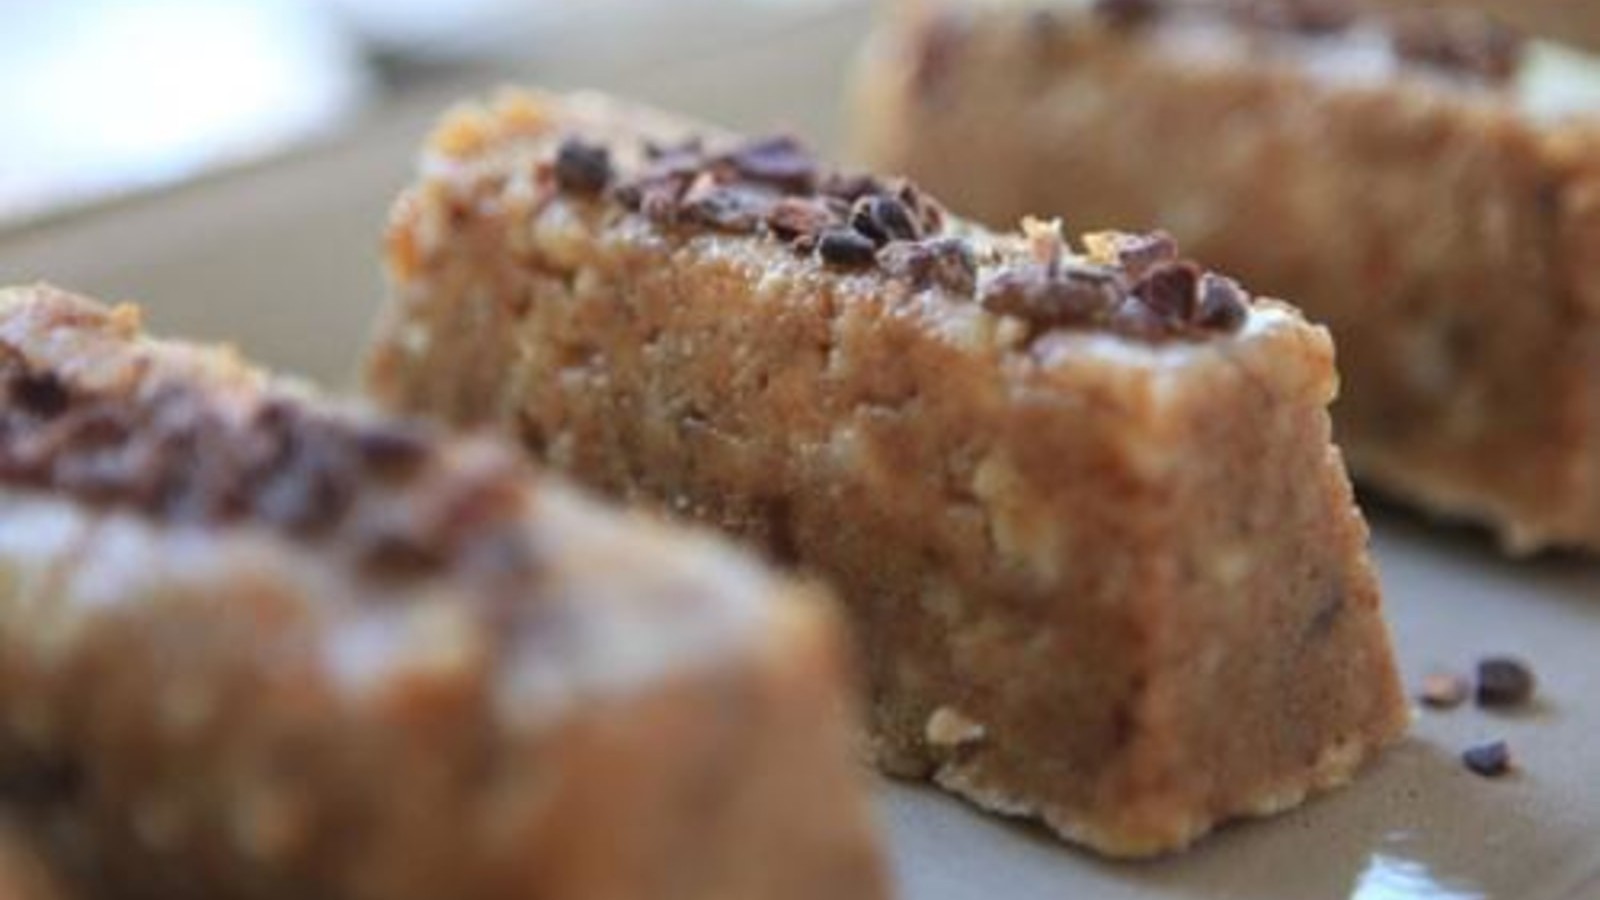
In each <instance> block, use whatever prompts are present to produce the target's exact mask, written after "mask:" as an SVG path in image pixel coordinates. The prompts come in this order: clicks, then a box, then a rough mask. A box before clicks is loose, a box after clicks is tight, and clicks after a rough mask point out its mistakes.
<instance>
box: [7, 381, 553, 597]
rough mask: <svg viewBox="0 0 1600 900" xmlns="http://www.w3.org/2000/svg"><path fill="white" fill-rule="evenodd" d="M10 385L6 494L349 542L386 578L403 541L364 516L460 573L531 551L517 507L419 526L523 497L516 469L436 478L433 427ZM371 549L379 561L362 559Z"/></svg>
mask: <svg viewBox="0 0 1600 900" xmlns="http://www.w3.org/2000/svg"><path fill="white" fill-rule="evenodd" d="M0 379H3V381H4V387H5V397H6V398H7V401H6V402H5V403H4V404H0V483H4V484H6V485H8V486H11V487H19V488H32V489H39V490H48V491H54V492H58V493H62V494H65V495H68V496H70V497H73V498H75V499H76V500H78V501H80V502H83V503H88V504H92V505H96V506H101V507H109V508H121V509H127V510H131V511H135V512H138V513H139V514H142V515H145V516H149V517H151V518H154V519H157V520H160V521H162V522H166V523H170V524H180V525H196V526H205V527H212V526H221V525H227V524H234V523H246V522H253V523H256V524H258V525H261V526H263V527H266V528H271V529H274V530H277V531H279V532H281V533H283V534H285V535H287V536H289V537H293V538H301V539H309V538H313V537H319V538H320V537H327V538H330V539H333V540H341V539H342V540H343V541H345V543H344V544H342V545H341V546H348V547H355V548H358V549H357V554H356V558H357V562H358V563H359V564H361V565H362V566H363V568H364V569H368V568H374V569H375V570H376V571H385V570H384V558H387V557H390V556H392V555H393V554H392V546H391V545H392V544H393V542H392V541H386V540H382V539H379V538H381V537H382V535H381V534H380V535H378V536H376V537H375V536H374V535H369V534H366V533H365V532H364V529H365V528H366V527H367V524H368V520H369V519H370V518H371V517H370V516H368V515H365V514H362V513H361V510H363V509H366V510H370V509H372V508H383V509H389V510H391V513H390V518H391V523H390V525H389V526H386V527H387V528H388V529H389V530H393V529H394V528H395V527H404V528H410V529H412V530H413V531H415V532H416V533H417V534H418V535H420V538H419V540H420V543H421V545H422V546H424V547H427V548H431V550H430V552H433V553H435V554H436V555H435V556H434V557H431V558H430V559H431V562H430V566H432V567H435V568H437V567H441V566H444V565H455V564H459V563H461V561H462V559H464V558H465V554H468V553H469V552H475V551H473V547H472V545H474V544H476V543H479V542H481V541H485V540H490V539H493V540H496V541H499V540H503V539H508V538H507V536H508V535H512V536H515V539H517V540H522V538H521V537H520V535H521V531H520V518H519V517H518V513H517V510H516V508H515V504H506V503H503V502H502V503H500V504H499V506H498V507H492V506H489V505H483V504H480V506H482V507H483V509H484V510H488V513H487V514H486V513H484V512H482V511H480V512H475V513H470V514H468V513H460V512H456V513H452V514H451V515H448V516H431V517H427V516H425V517H423V518H418V516H419V514H420V513H419V512H418V511H419V510H426V509H427V508H429V507H430V506H436V505H438V503H437V501H436V499H435V498H436V497H438V496H441V495H449V494H452V493H454V494H463V493H472V492H476V493H478V494H484V493H493V492H499V494H501V495H502V496H510V495H513V494H515V495H518V496H521V495H520V494H519V493H518V492H520V491H522V490H524V489H523V488H522V487H521V479H520V477H519V475H518V473H517V471H516V470H515V468H514V467H513V466H511V465H510V464H508V465H507V467H506V468H505V469H504V470H503V471H501V472H499V473H490V474H486V475H485V474H475V473H472V472H456V471H453V470H452V471H444V470H442V469H439V468H437V467H430V466H429V462H430V461H431V460H433V459H436V458H437V454H438V452H439V450H440V442H439V440H438V439H437V438H436V437H435V436H434V432H433V431H432V430H431V429H429V428H428V427H426V426H422V425H416V424H411V423H406V422H399V421H384V420H376V419H367V418H362V417H357V416H355V415H347V414H335V413H331V412H324V411H321V410H317V409H314V408H311V407H309V406H307V405H306V404H304V403H302V402H300V401H297V400H292V399H282V398H280V399H267V400H264V401H262V402H261V404H260V405H259V406H258V407H257V408H255V409H254V410H252V411H249V412H248V413H246V414H242V415H235V416H230V415H227V414H225V413H224V412H223V411H222V409H221V408H220V407H219V406H218V404H217V402H216V401H215V400H214V399H212V398H211V397H209V396H207V395H206V394H204V393H203V392H201V391H199V390H197V389H194V388H188V387H179V386H168V387H164V388H160V389H154V390H150V391H148V392H146V393H143V394H140V393H134V392H131V391H128V390H120V389H119V390H110V389H107V390H87V389H75V388H74V387H72V386H71V385H68V384H66V383H64V382H63V381H61V379H60V378H59V377H57V376H55V375H54V374H53V373H50V372H46V371H35V370H33V369H30V368H29V367H27V366H26V365H25V364H24V363H22V362H21V361H20V357H16V358H13V359H11V360H10V361H9V363H8V364H7V365H6V366H4V367H3V369H0ZM43 385H48V387H41V386H43ZM41 398H44V399H41ZM510 458H511V457H510V454H509V453H508V454H507V459H510ZM425 473H426V474H425ZM375 480H381V482H380V481H375ZM495 509H498V511H497V512H496V511H494V510H495ZM368 545H370V546H371V547H372V548H374V549H373V550H372V552H373V553H374V554H376V557H373V558H369V557H367V556H364V555H363V554H364V553H365V552H366V551H365V550H363V549H360V548H364V547H367V546H368ZM478 571H486V570H478ZM496 574H510V573H496ZM524 574H526V573H525V572H524Z"/></svg>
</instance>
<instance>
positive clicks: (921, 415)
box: [369, 94, 1405, 855]
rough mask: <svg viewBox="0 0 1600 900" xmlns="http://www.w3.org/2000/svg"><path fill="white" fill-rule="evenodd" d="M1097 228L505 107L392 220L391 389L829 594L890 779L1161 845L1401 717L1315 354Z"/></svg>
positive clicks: (1234, 301)
mask: <svg viewBox="0 0 1600 900" xmlns="http://www.w3.org/2000/svg"><path fill="white" fill-rule="evenodd" d="M1085 241H1086V243H1085V246H1081V247H1073V246H1069V245H1068V244H1067V243H1066V242H1065V241H1064V239H1063V238H1062V236H1061V235H1060V233H1059V232H1058V230H1057V229H1056V228H1055V227H1054V226H1053V225H1051V224H1050V223H1044V222H1031V223H1029V226H1028V231H1027V233H1026V234H1025V235H1014V234H995V233H990V232H987V231H983V230H981V229H979V228H977V227H975V226H971V225H968V224H965V223H963V222H960V221H958V220H955V219H952V218H950V217H949V216H947V215H946V214H944V213H943V212H942V210H941V208H940V207H939V206H938V204H936V203H935V202H934V201H932V200H931V199H930V198H928V197H927V196H926V195H925V194H922V193H921V192H920V191H918V190H917V189H916V188H915V187H913V186H912V185H910V184H907V183H903V182H897V181H885V180H881V179H877V178H872V177H867V176H862V175H852V174H845V173H837V172H828V171H825V170H823V169H821V168H820V167H819V166H818V165H817V164H816V162H815V161H814V160H813V159H812V157H811V156H810V155H809V154H808V153H807V152H806V151H805V150H804V149H803V148H802V147H801V146H800V145H799V144H798V143H797V142H796V141H794V140H793V139H790V138H786V137H781V136H780V137H773V138H764V139H756V140H740V139H736V138H733V137H730V136H728V135H725V134H721V133H718V132H715V131H713V130H710V129H706V128H704V127H702V126H699V125H696V124H694V123H690V122H686V121H683V120H680V119H675V118H673V117H670V116H667V115H664V114H662V113H658V112H653V111H650V110H645V109H641V108H638V107H633V106H627V105H623V104H619V103H615V102H611V101H607V100H605V99H603V98H598V97H594V96H580V97H568V98H562V97H555V96H549V95H533V94H528V95H510V96H507V97H505V98H503V99H502V100H500V101H498V102H496V103H494V104H492V105H490V106H487V107H467V108H464V109H462V110H460V111H458V112H456V113H455V114H453V115H452V116H450V117H449V118H448V119H447V120H446V121H445V122H444V123H443V124H442V125H441V127H440V129H439V130H438V132H437V133H436V134H435V135H434V136H433V138H432V140H431V141H430V142H429V144H428V147H427V150H426V151H425V154H424V159H423V163H422V176H421V178H420V180H419V182H418V183H417V184H416V185H415V186H414V187H413V188H412V189H411V190H409V191H407V192H406V194H405V195H404V196H403V197H402V198H401V199H400V201H399V203H398V204H397V206H396V207H395V210H394V215H393V221H392V225H391V229H390V232H389V238H388V248H389V265H390V270H391V275H392V279H393V289H394V295H393V301H392V307H391V309H390V310H389V312H388V313H387V316H386V319H385V320H384V322H383V324H382V325H381V327H380V332H379V338H378V340H377V343H376V347H375V350H374V352H373V355H372V359H371V364H370V369H369V385H370V388H371V390H372V391H373V393H374V394H375V395H376V396H377V397H378V398H379V399H380V400H381V401H383V402H385V403H387V404H389V405H391V406H394V407H397V408H400V409H404V410H408V411H412V412H426V413H430V414H434V415H437V416H440V417H442V418H444V419H446V420H448V421H451V422H454V423H457V424H461V425H475V424H482V423H498V424H500V425H503V426H505V427H507V428H510V429H513V430H515V432H516V433H518V434H520V435H521V437H522V440H523V441H524V443H525V444H526V445H527V447H528V448H529V450H530V451H532V452H533V453H534V454H535V455H537V456H538V457H540V458H542V459H544V460H546V461H548V462H549V463H550V464H551V465H553V466H555V467H557V468H560V469H563V470H565V471H568V472H570V473H572V474H573V475H575V476H577V477H578V478H579V479H581V480H583V481H585V482H587V483H588V484H591V485H593V486H596V487H598V488H601V489H603V490H605V491H607V492H609V493H611V494H612V495H614V496H617V497H620V498H623V499H626V500H629V501H635V502H643V503H653V504H656V505H658V506H660V507H662V508H664V509H666V510H669V511H672V512H674V513H676V514H678V515H681V516H683V517H685V518H688V519H692V520H696V521H700V522H708V523H712V524H714V525H717V526H718V527H721V528H723V529H724V530H726V531H728V532H730V533H732V534H735V535H739V536H741V537H743V538H745V539H746V540H749V541H751V542H752V543H754V544H756V545H758V546H761V547H763V548H765V550H766V551H767V552H768V553H769V554H770V555H771V556H772V557H773V558H775V559H777V560H779V561H782V562H785V563H790V564H794V565H797V566H798V567H800V568H801V569H803V570H805V571H807V572H810V573H813V574H815V575H818V576H821V577H823V578H825V579H826V580H828V581H829V582H831V583H832V585H833V586H834V587H835V588H836V589H837V590H838V592H839V593H840V594H841V595H842V598H843V600H844V601H845V603H846V605H847V607H848V608H849V611H850V614H851V618H852V620H853V623H854V625H855V632H856V636H857V639H858V643H859V646H860V648H861V654H860V655H861V656H862V657H863V659H864V660H865V669H866V673H865V675H866V678H865V680H866V684H867V692H868V710H869V719H870V722H869V725H870V738H871V744H872V750H873V752H874V755H875V758H876V759H877V761H878V762H879V764H880V765H881V766H882V767H883V768H884V769H885V770H886V771H888V772H890V773H893V774H896V775H902V776H910V777H917V778H932V779H933V780H935V781H937V782H938V783H939V784H941V785H943V786H945V787H946V788H948V789H950V790H952V791H955V792H957V793H959V794H961V795H964V796H966V797H968V798H970V799H971V800H973V801H975V802H976V803H978V804H980V805H981V806H984V807H987V808H989V809H992V810H997V811H1000V812H1004V813H1010V814H1016V815H1023V816H1030V817H1036V818H1038V819H1042V820H1043V821H1044V822H1046V823H1047V824H1048V825H1049V826H1050V827H1052V828H1053V829H1055V830H1056V831H1057V832H1059V833H1060V834H1061V835H1063V836H1065V837H1066V838H1069V839H1071V840H1074V841H1079V842H1082V843H1085V844H1088V845H1090V846H1092V847H1094V848H1096V849H1098V850H1101V851H1104V852H1106V853H1110V854H1116V855H1147V854H1153V853H1157V852H1162V851H1167V850H1172V849H1175V848H1179V847H1182V846H1184V845H1185V844H1187V843H1189V842H1190V841H1192V840H1194V839H1195V838H1197V837H1198V836H1199V835H1201V834H1203V833H1204V832H1206V831H1208V830H1209V829H1211V828H1212V827H1213V826H1214V825H1216V824H1217V823H1219V822H1221V821H1223V820H1225V819H1229V818H1232V817H1236V816H1241V815H1251V814H1264V813H1270V812H1274V811H1277V810H1281V809H1284V808H1286V807H1289V806H1292V805H1294V804H1296V803H1298V802H1300V800H1301V799H1302V798H1303V797H1305V796H1306V795H1307V794H1308V793H1309V792H1312V791H1316V790H1320V789H1323V788H1328V787H1331V786H1333V785H1336V784H1340V783H1342V782H1344V781H1346V780H1347V779H1348V778H1350V777H1351V775H1352V773H1353V772H1354V771H1355V770H1356V768H1357V766H1358V765H1359V764H1360V763H1361V762H1362V761H1364V760H1366V759H1367V758H1368V757H1369V756H1371V755H1372V753H1373V752H1374V751H1375V750H1376V749H1377V748H1378V747H1379V746H1380V745H1382V744H1384V743H1385V742H1387V741H1388V740H1390V739H1391V738H1393V737H1394V736H1395V735H1396V734H1397V733H1398V732H1399V731H1400V730H1401V728H1402V727H1403V724H1404V722H1405V704H1404V703H1403V701H1402V699H1401V696H1400V692H1399V690H1398V688H1397V684H1396V679H1395V671H1394V667H1393V661H1392V659H1391V653H1390V647H1389V640H1388V636H1387V632H1386V629H1385V626H1384V622H1383V618H1382V614H1381V609H1380V599H1379V593H1378V585H1377V582H1376V580H1375V579H1374V576H1373V570H1372V568H1371V565H1370V563H1369V561H1368V558H1367V552H1366V537H1367V533H1366V528H1365V526H1364V524H1363V522H1362V519H1361V516H1360V514H1359V513H1358V512H1357V510H1356V508H1355V507H1354V505H1353V504H1352V501H1351V494H1350V488H1349V484H1348V483H1347V480H1346V477H1345V472H1344V468H1343V466H1342V464H1341V462H1340V460H1339V454H1338V452H1337V451H1336V450H1335V449H1334V448H1333V447H1332V446H1331V445H1330V443H1329V422H1328V417H1327V414H1326V410H1325V407H1326V404H1327V403H1328V401H1329V400H1330V399H1331V398H1332V396H1333V393H1334V389H1335V378H1334V369H1333V354H1332V348H1331V345H1330V343H1329V341H1328V338H1327V335H1326V334H1325V332H1323V331H1322V329H1320V328H1316V327H1313V326H1311V325H1308V324H1306V322H1305V321H1304V320H1302V319H1301V318H1300V316H1299V315H1298V314H1297V313H1296V312H1294V311H1293V310H1292V309H1290V308H1289V307H1287V306H1285V305H1283V304H1280V303H1276V302H1273V301H1269V300H1254V299H1253V298H1251V297H1250V296H1249V295H1247V294H1246V292H1245V291H1244V290H1243V289H1242V288H1241V287H1239V285H1237V284H1236V283H1234V282H1233V281H1231V280H1229V279H1227V278H1225V277H1223V276H1220V275H1217V274H1214V273H1210V272H1206V271H1204V270H1202V269H1201V268H1200V267H1199V266H1197V265H1195V264H1194V263H1192V262H1189V261H1187V260H1185V259H1182V258H1181V257H1180V256H1179V254H1178V252H1177V248H1176V247H1175V246H1174V245H1173V243H1172V242H1171V241H1170V240H1169V239H1167V238H1166V237H1165V236H1163V235H1132V234H1109V233H1108V234H1096V235H1091V236H1089V237H1088V238H1086V239H1085Z"/></svg>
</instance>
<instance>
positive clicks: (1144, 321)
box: [1111, 297, 1175, 343]
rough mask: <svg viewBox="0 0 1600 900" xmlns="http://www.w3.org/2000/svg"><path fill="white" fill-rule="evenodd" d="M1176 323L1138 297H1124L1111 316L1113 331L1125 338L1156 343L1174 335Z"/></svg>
mask: <svg viewBox="0 0 1600 900" xmlns="http://www.w3.org/2000/svg"><path fill="white" fill-rule="evenodd" d="M1173 326H1174V323H1173V322H1172V320H1170V319H1168V318H1166V317H1165V316H1163V315H1162V314H1161V313H1159V312H1157V311H1156V310H1154V309H1152V308H1151V307H1150V306H1149V304H1147V303H1144V302H1143V301H1141V300H1140V299H1139V298H1137V297H1124V298H1123V300H1122V302H1121V303H1120V304H1119V305H1118V306H1117V311H1116V312H1114V313H1112V314H1111V330H1112V331H1114V332H1116V333H1117V334H1120V335H1122V336H1124V337H1131V338H1135V339H1137V340H1141V341H1148V342H1150V343H1155V342H1158V341H1161V340H1163V339H1165V338H1167V337H1170V336H1171V335H1172V333H1173V331H1174V330H1175V329H1174V327H1173Z"/></svg>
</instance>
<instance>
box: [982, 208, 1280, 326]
mask: <svg viewBox="0 0 1600 900" xmlns="http://www.w3.org/2000/svg"><path fill="white" fill-rule="evenodd" d="M1030 227H1032V228H1033V230H1031V231H1030V232H1029V239H1030V241H1031V242H1032V248H1031V249H1032V252H1033V256H1034V258H1033V261H1032V262H1028V263H1021V264H1013V265H1012V266H1011V267H1009V268H1007V269H1004V270H1002V271H1001V272H999V273H998V274H996V275H995V276H994V277H992V278H991V279H990V280H989V282H988V283H987V284H985V285H984V287H983V290H982V293H981V296H980V298H979V299H980V301H981V302H982V303H983V305H984V307H985V308H986V309H988V310H989V311H991V312H994V313H996V314H1000V315H1009V316H1015V317H1017V318H1019V319H1022V320H1023V321H1025V322H1027V323H1028V324H1029V325H1030V326H1032V330H1033V333H1034V334H1035V335H1037V334H1038V333H1039V332H1041V331H1044V330H1048V329H1052V328H1065V329H1088V328H1103V329H1106V330H1109V331H1111V332H1113V333H1115V334H1120V335H1122V336H1124V337H1130V338H1135V339H1138V340H1146V341H1160V340H1166V339H1169V338H1189V339H1195V338H1200V337H1203V336H1205V335H1206V334H1213V333H1232V332H1235V331H1238V330H1239V328H1241V327H1242V326H1243V325H1244V323H1245V321H1246V320H1247V319H1248V318H1249V313H1250V298H1249V296H1248V295H1247V294H1245V292H1244V290H1243V289H1242V288H1240V287H1239V285H1238V284H1237V283H1235V282H1234V281H1232V280H1230V279H1227V278H1223V277H1222V276H1220V275H1213V274H1210V273H1206V272H1204V271H1203V270H1201V268H1200V267H1199V266H1198V265H1196V264H1195V263H1193V262H1191V261H1189V260H1184V259H1179V258H1177V257H1178V248H1177V245H1176V243H1175V242H1173V240H1172V239H1171V238H1170V237H1168V236H1167V235H1165V234H1161V233H1159V232H1158V233H1156V234H1151V235H1129V234H1107V233H1101V234H1096V235H1090V236H1088V237H1086V238H1085V241H1086V243H1088V244H1089V247H1090V251H1091V252H1090V257H1089V259H1090V261H1089V262H1083V261H1074V260H1072V259H1070V258H1064V253H1065V245H1064V244H1063V243H1062V242H1061V239H1060V236H1059V234H1058V233H1055V232H1053V231H1051V230H1048V229H1046V230H1041V229H1039V228H1038V227H1037V226H1030Z"/></svg>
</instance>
